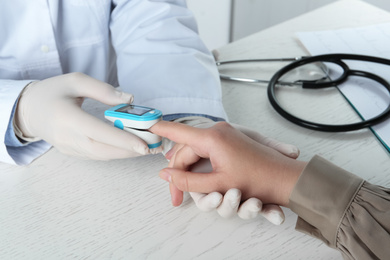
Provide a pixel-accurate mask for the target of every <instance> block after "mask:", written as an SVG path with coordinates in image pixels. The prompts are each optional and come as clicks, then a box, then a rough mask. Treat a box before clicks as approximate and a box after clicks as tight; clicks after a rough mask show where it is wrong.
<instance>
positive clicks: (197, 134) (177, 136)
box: [149, 121, 204, 145]
mask: <svg viewBox="0 0 390 260" xmlns="http://www.w3.org/2000/svg"><path fill="white" fill-rule="evenodd" d="M149 130H150V131H151V132H152V133H154V134H157V135H159V136H162V137H166V138H168V139H170V140H172V141H174V142H176V143H180V144H187V145H191V144H193V143H196V142H199V138H201V136H202V131H203V130H204V129H200V128H195V127H192V126H188V125H185V124H181V123H176V122H167V121H160V122H158V123H157V124H155V125H153V126H152V127H151V128H150V129H149Z"/></svg>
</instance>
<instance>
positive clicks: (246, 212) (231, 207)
mask: <svg viewBox="0 0 390 260" xmlns="http://www.w3.org/2000/svg"><path fill="white" fill-rule="evenodd" d="M175 122H179V123H184V124H187V125H190V126H193V127H198V128H209V127H211V126H213V125H214V124H216V123H215V122H214V121H212V120H211V119H208V118H204V117H185V118H180V119H177V120H175ZM232 125H233V126H234V127H235V128H237V129H239V130H240V131H241V132H243V133H245V134H246V135H247V136H249V137H250V138H252V139H253V140H255V141H257V142H259V143H261V144H264V145H266V146H268V147H270V148H273V149H275V150H277V151H279V152H280V153H282V154H284V155H286V156H288V157H291V158H294V159H296V158H297V157H298V156H299V150H298V148H297V147H295V146H294V145H290V144H285V143H281V142H279V141H277V140H274V139H272V138H268V137H264V136H262V135H261V134H259V133H257V132H255V131H253V130H251V129H249V128H246V127H243V126H240V125H235V124H232ZM163 144H164V151H163V153H164V154H165V156H166V157H167V159H171V158H172V156H173V155H174V153H175V152H176V151H177V150H179V149H180V148H181V146H182V145H180V144H177V145H175V144H174V142H172V141H170V140H168V139H165V138H164V139H163ZM191 171H192V172H211V171H212V167H211V164H210V161H209V160H205V159H203V160H200V161H199V162H197V163H196V164H195V165H193V167H192V168H191ZM170 190H171V194H172V203H173V204H174V205H180V204H181V201H182V197H181V196H180V195H178V194H181V193H180V192H178V191H177V189H176V188H175V187H174V186H173V185H171V184H170ZM190 195H191V197H192V198H193V199H194V201H195V203H196V205H197V207H198V208H199V209H200V210H202V211H212V210H215V209H216V210H217V212H218V213H219V215H221V216H222V217H232V216H234V215H236V214H238V216H239V217H240V218H242V219H251V218H255V217H257V216H258V215H259V214H260V215H263V216H264V217H265V218H266V219H268V220H269V221H270V222H271V223H273V224H275V225H280V224H281V223H283V221H284V214H283V211H282V209H281V208H280V207H279V206H277V205H271V204H270V205H263V204H262V202H261V201H260V200H258V199H256V198H250V199H248V200H247V201H245V202H244V203H242V204H241V205H240V202H241V192H240V191H239V190H237V189H231V190H229V191H228V192H227V193H226V194H225V195H224V196H222V194H220V193H218V192H213V193H210V194H202V193H194V192H190Z"/></svg>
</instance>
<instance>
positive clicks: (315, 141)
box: [0, 0, 390, 260]
mask: <svg viewBox="0 0 390 260" xmlns="http://www.w3.org/2000/svg"><path fill="white" fill-rule="evenodd" d="M389 21H390V14H389V13H386V12H384V11H381V10H379V9H377V8H375V7H372V6H370V5H367V4H365V3H363V2H360V1H357V0H344V1H338V2H336V3H334V4H331V5H329V6H326V7H324V8H321V9H318V10H316V11H313V12H311V13H308V14H305V15H303V16H300V17H298V18H295V19H293V20H290V21H288V22H285V23H283V24H280V25H277V26H275V27H272V28H270V29H267V30H265V31H262V32H259V33H257V34H255V35H253V36H250V37H248V38H245V39H243V40H240V41H238V42H235V43H232V44H229V45H227V46H225V47H223V48H221V49H220V50H219V51H220V57H221V59H236V58H254V57H257V58H265V57H290V56H299V55H304V54H306V53H305V51H304V49H303V48H302V46H301V45H300V44H299V43H298V41H297V40H296V39H295V37H294V33H295V32H297V31H308V30H310V31H311V30H322V29H337V28H344V27H354V26H361V25H368V24H375V23H382V22H389ZM264 76H267V75H266V74H264ZM223 93H224V104H225V107H226V110H227V113H228V115H229V118H230V121H231V122H234V123H239V124H242V125H246V126H249V127H252V128H254V129H256V130H258V131H260V132H261V133H263V134H264V135H267V136H271V137H274V138H277V139H279V140H281V141H284V142H289V143H294V144H296V145H297V146H299V147H300V149H301V151H302V152H301V159H303V160H308V159H310V158H311V156H312V155H313V154H321V155H322V156H324V157H325V158H327V159H329V160H331V161H333V162H334V163H336V164H338V165H339V166H341V167H343V168H345V169H347V170H349V171H352V172H354V173H356V174H358V175H360V176H362V177H364V178H366V179H368V180H370V181H371V182H373V183H376V184H380V185H384V186H390V174H389V173H390V160H389V153H388V152H387V151H386V150H385V149H384V148H383V147H382V145H381V144H380V143H379V142H378V141H377V139H376V138H375V137H374V135H373V134H372V133H371V132H370V131H369V130H361V131H358V132H354V133H347V134H346V133H321V132H314V131H311V130H307V129H303V128H300V127H298V126H295V125H293V124H291V123H290V122H288V121H286V120H285V119H283V118H281V117H280V116H279V115H278V114H277V113H276V112H275V111H274V110H273V109H272V107H271V105H270V104H269V103H268V100H267V97H266V86H265V85H256V86H254V85H245V84H237V83H229V82H223ZM300 98H301V99H300V100H301V101H300V103H301V104H302V105H301V106H297V108H296V109H297V111H299V110H302V109H313V110H315V111H319V113H323V116H324V117H326V116H327V115H328V114H329V111H328V106H329V105H331V107H334V109H335V111H337V110H339V111H345V113H342V115H343V118H341V119H346V118H347V119H348V120H349V119H350V118H354V114H353V113H352V112H351V109H350V107H349V105H348V104H347V103H346V102H345V100H344V99H343V98H341V97H340V96H338V95H334V97H332V98H331V99H329V100H331V101H329V100H327V102H325V103H322V102H319V104H318V106H319V107H318V108H315V109H314V108H310V107H309V108H307V106H306V105H305V104H306V103H305V99H306V97H305V96H303V97H302V96H301V97H300ZM89 110H90V111H91V112H92V113H95V114H99V115H101V114H102V111H103V110H104V108H101V107H100V108H95V109H92V108H89ZM325 112H326V113H325ZM341 119H340V120H341ZM166 165H167V162H166V161H165V159H164V158H163V156H161V155H153V156H146V157H142V158H135V159H126V160H116V161H110V162H99V161H81V160H78V159H75V158H71V157H67V156H65V155H62V154H60V153H59V152H58V151H56V150H55V149H52V150H50V151H49V152H48V153H47V154H45V155H44V156H42V157H40V158H39V159H37V160H36V161H35V162H34V163H32V164H31V165H29V166H26V167H17V166H10V165H6V164H0V259H7V260H8V259H180V260H181V259H341V256H340V254H339V253H338V252H337V251H335V250H332V249H329V248H328V247H326V246H325V245H323V244H322V243H321V242H319V241H317V240H315V239H313V238H311V237H308V236H305V235H303V234H301V233H298V232H297V231H295V230H294V226H295V221H296V216H295V214H293V213H292V212H291V211H289V210H285V213H286V222H285V223H284V224H283V225H281V226H273V225H272V224H270V223H268V222H267V221H265V220H264V219H262V218H258V219H255V220H249V221H244V220H241V219H239V218H233V219H222V218H220V217H219V216H218V215H217V214H216V213H215V212H213V213H203V212H200V211H199V210H198V209H197V208H196V206H195V205H194V203H193V202H192V200H191V199H190V198H189V196H186V197H185V202H184V204H183V205H182V206H181V207H178V208H173V207H172V206H171V203H170V195H169V191H168V187H167V185H166V183H165V182H164V181H162V180H160V179H159V178H158V177H157V174H158V171H159V170H160V169H161V168H163V167H165V166H166Z"/></svg>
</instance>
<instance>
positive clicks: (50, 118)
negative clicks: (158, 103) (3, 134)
mask: <svg viewBox="0 0 390 260" xmlns="http://www.w3.org/2000/svg"><path fill="white" fill-rule="evenodd" d="M86 97H87V98H92V99H95V100H97V101H100V102H102V103H105V104H107V105H110V106H114V105H118V104H121V103H131V102H132V101H133V96H132V95H131V94H128V93H124V92H120V91H117V90H115V88H114V87H112V86H111V85H109V84H107V83H104V82H101V81H99V80H96V79H94V78H91V77H89V76H87V75H84V74H82V73H70V74H65V75H61V76H56V77H53V78H49V79H46V80H42V81H35V82H32V83H31V84H29V85H28V86H27V87H26V88H25V89H24V90H23V92H22V94H21V96H20V97H19V102H18V105H17V109H16V113H15V117H14V127H15V132H16V135H17V136H18V137H19V138H20V139H22V140H25V141H27V142H32V141H38V140H40V139H43V140H45V141H47V142H48V143H50V144H52V145H53V146H54V147H56V148H57V149H58V150H59V151H61V152H63V153H65V154H69V155H75V156H79V157H83V158H90V159H98V160H109V159H119V158H127V157H134V156H139V155H145V154H148V153H150V152H160V151H161V149H158V148H157V149H154V150H153V151H150V150H149V148H148V146H147V144H146V143H145V142H144V141H143V140H142V139H140V138H138V137H137V136H134V135H132V134H130V133H128V132H126V131H123V130H120V129H118V128H116V127H114V126H111V125H109V124H106V123H104V122H103V121H101V120H99V119H97V118H96V117H94V116H92V115H90V114H88V113H87V112H85V111H83V110H82V109H81V105H82V103H83V101H84V98H86Z"/></svg>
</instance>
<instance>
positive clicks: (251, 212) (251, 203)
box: [238, 198, 263, 219]
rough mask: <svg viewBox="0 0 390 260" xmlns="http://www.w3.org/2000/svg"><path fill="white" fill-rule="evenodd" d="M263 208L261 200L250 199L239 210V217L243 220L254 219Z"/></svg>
mask: <svg viewBox="0 0 390 260" xmlns="http://www.w3.org/2000/svg"><path fill="white" fill-rule="evenodd" d="M262 207H263V203H262V202H261V200H259V199H257V198H250V199H248V200H246V201H244V202H243V203H242V204H241V206H240V208H239V209H238V216H239V217H240V218H242V219H254V218H256V217H257V216H258V215H259V214H260V211H261V209H262Z"/></svg>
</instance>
